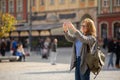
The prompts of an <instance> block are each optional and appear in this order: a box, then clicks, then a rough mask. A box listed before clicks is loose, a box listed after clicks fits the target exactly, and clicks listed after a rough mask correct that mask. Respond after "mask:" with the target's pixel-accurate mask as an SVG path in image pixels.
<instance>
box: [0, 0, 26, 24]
mask: <svg viewBox="0 0 120 80" xmlns="http://www.w3.org/2000/svg"><path fill="white" fill-rule="evenodd" d="M0 2H1V3H0V9H1V12H2V13H10V14H11V15H13V16H14V17H15V18H16V19H17V21H18V23H26V22H27V0H0Z"/></svg>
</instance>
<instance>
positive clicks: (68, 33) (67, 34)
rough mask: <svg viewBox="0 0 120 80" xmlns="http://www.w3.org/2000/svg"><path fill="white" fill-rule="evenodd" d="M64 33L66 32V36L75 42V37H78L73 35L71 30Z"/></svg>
mask: <svg viewBox="0 0 120 80" xmlns="http://www.w3.org/2000/svg"><path fill="white" fill-rule="evenodd" d="M64 34H65V38H66V39H67V40H68V41H70V42H74V41H75V39H76V38H75V36H74V35H72V34H70V32H69V31H67V32H65V33H64Z"/></svg>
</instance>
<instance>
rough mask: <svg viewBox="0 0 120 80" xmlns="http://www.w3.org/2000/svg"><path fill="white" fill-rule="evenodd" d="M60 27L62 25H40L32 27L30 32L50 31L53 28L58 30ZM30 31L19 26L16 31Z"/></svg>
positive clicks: (26, 27) (27, 27)
mask: <svg viewBox="0 0 120 80" xmlns="http://www.w3.org/2000/svg"><path fill="white" fill-rule="evenodd" d="M59 27H62V24H60V23H58V24H40V25H32V30H50V29H53V28H59ZM29 29H30V26H21V27H17V28H16V31H28V30H29Z"/></svg>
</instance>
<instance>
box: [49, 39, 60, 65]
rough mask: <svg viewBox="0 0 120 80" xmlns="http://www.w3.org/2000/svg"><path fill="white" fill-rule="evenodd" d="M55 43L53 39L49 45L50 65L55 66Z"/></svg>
mask: <svg viewBox="0 0 120 80" xmlns="http://www.w3.org/2000/svg"><path fill="white" fill-rule="evenodd" d="M57 42H58V40H57V39H56V38H55V39H54V40H53V42H52V44H51V54H50V57H51V59H50V60H51V64H52V65H55V64H56V56H57Z"/></svg>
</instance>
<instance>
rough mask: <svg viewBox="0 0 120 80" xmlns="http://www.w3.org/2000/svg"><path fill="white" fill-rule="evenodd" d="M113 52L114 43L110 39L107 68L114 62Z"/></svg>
mask: <svg viewBox="0 0 120 80" xmlns="http://www.w3.org/2000/svg"><path fill="white" fill-rule="evenodd" d="M114 53H115V44H114V41H113V39H110V40H109V42H108V55H109V61H108V68H109V67H110V65H111V66H112V67H114V63H113V56H114Z"/></svg>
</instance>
